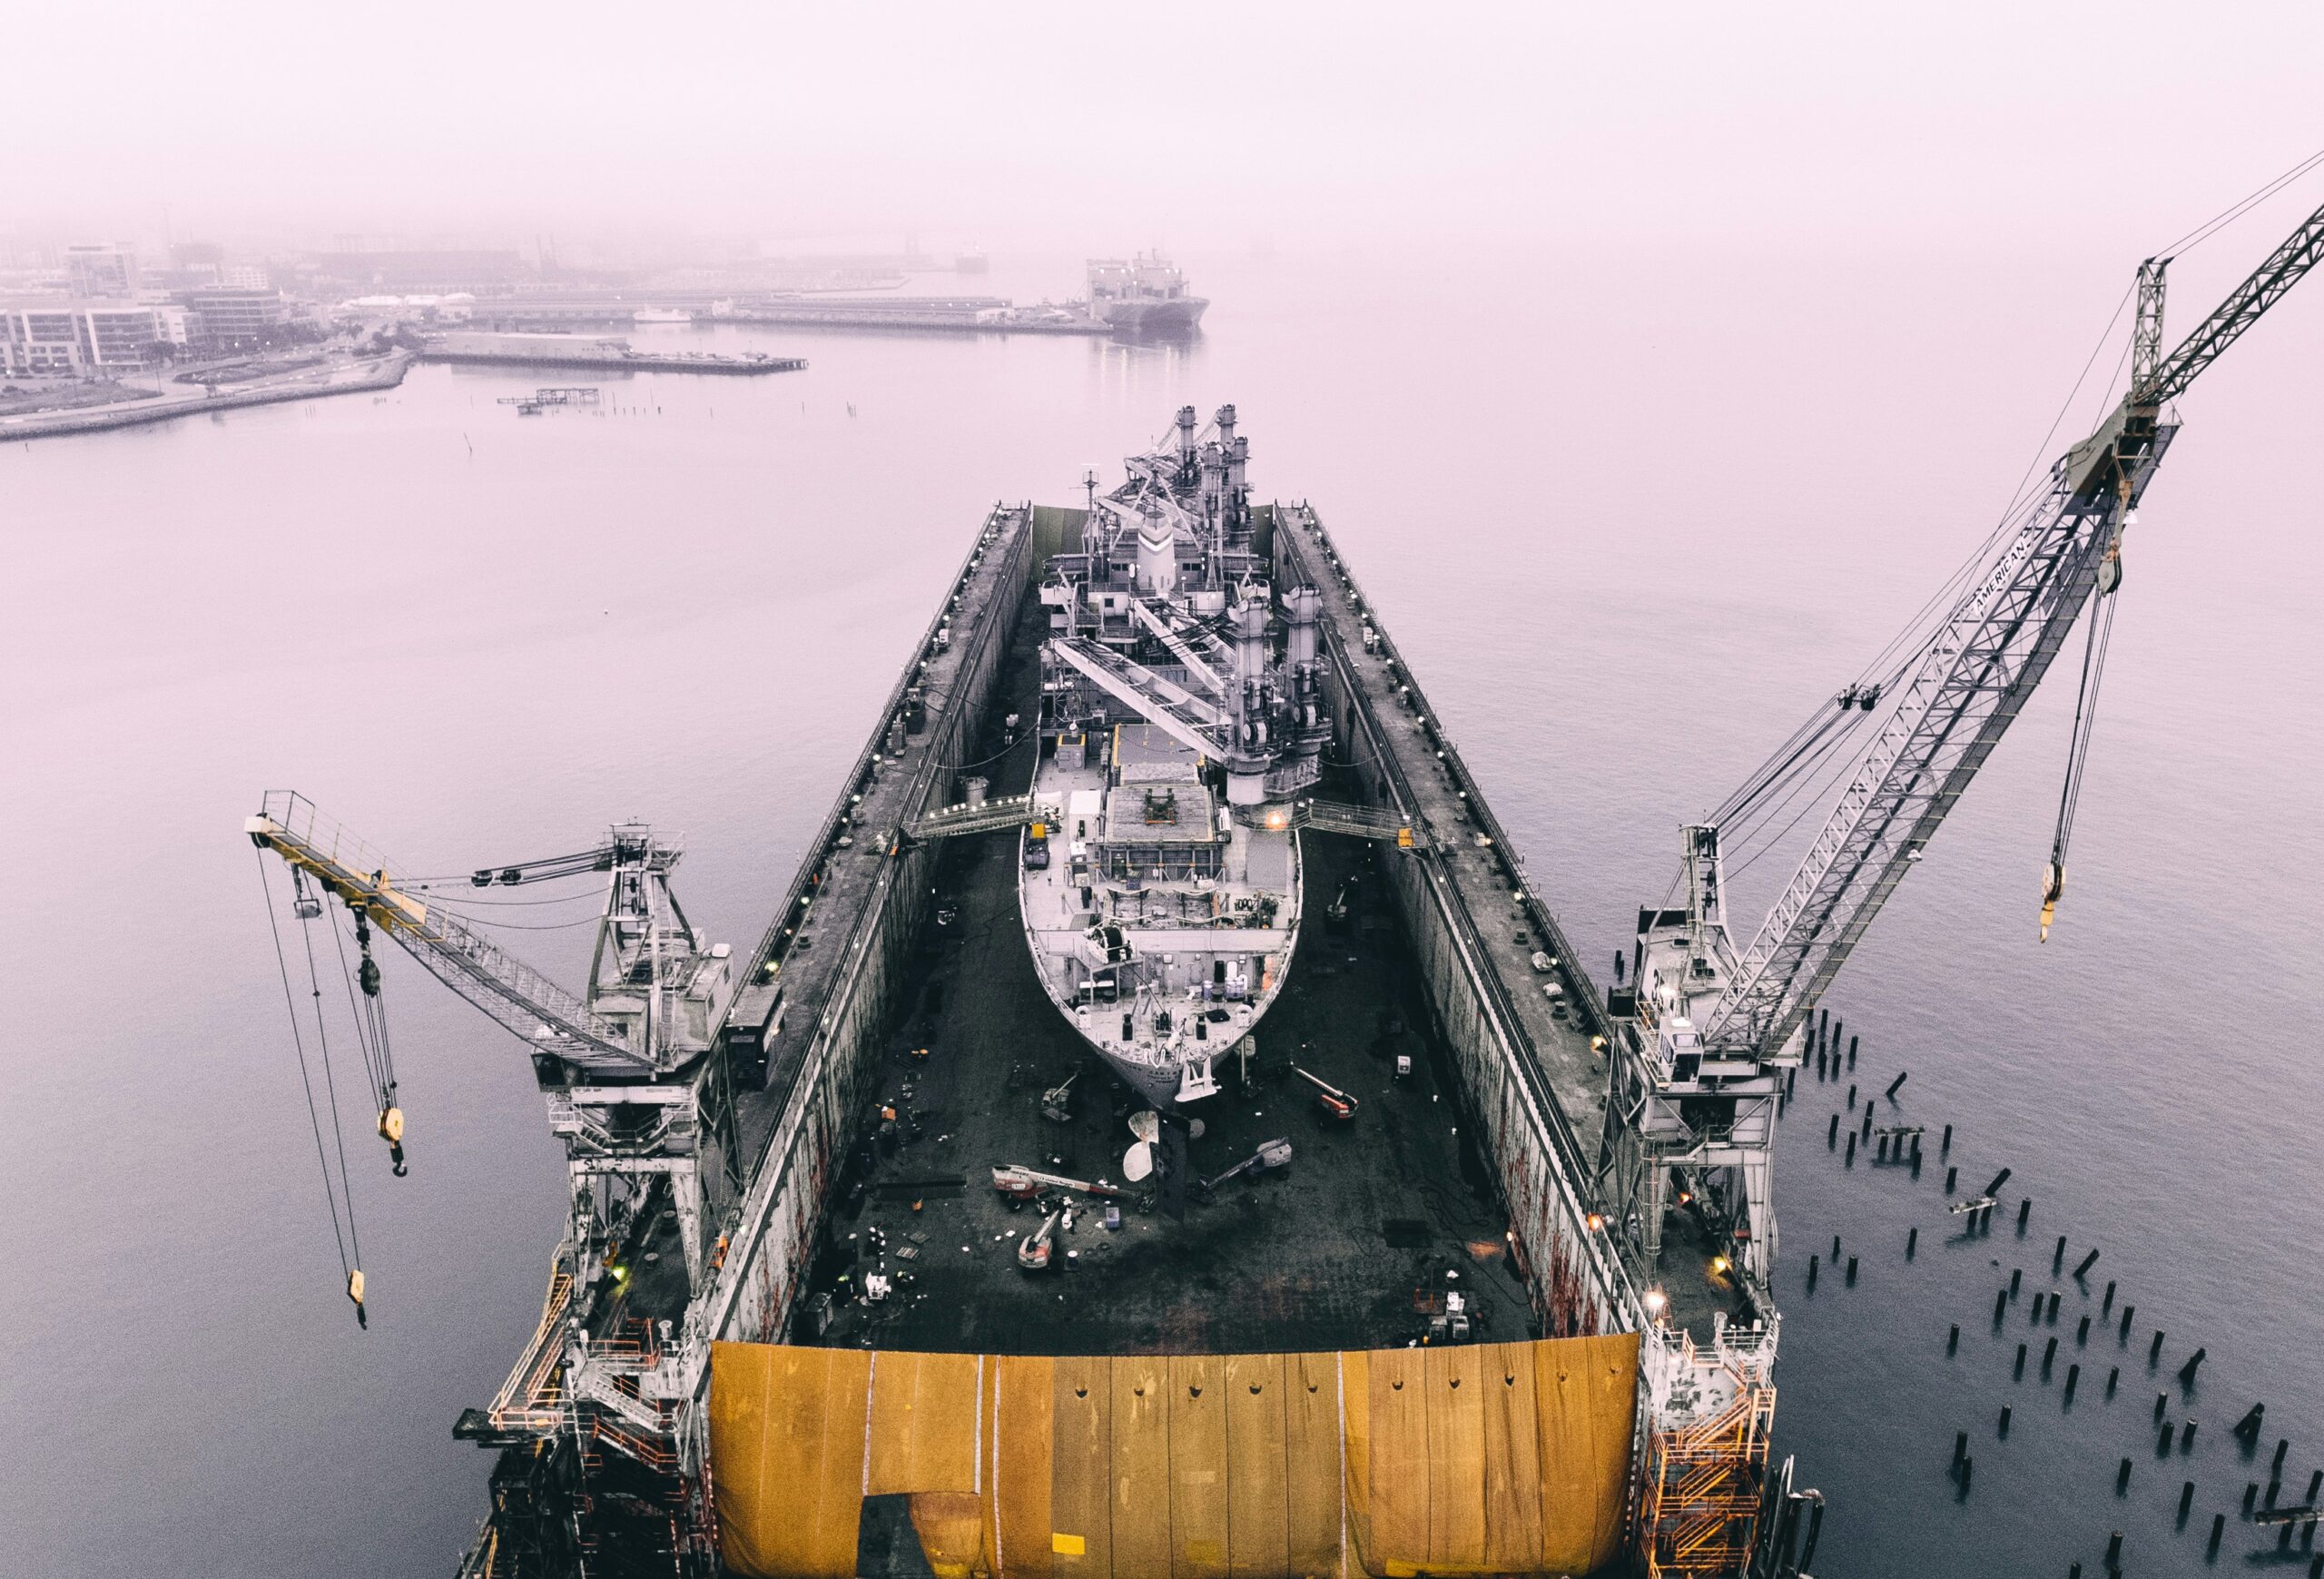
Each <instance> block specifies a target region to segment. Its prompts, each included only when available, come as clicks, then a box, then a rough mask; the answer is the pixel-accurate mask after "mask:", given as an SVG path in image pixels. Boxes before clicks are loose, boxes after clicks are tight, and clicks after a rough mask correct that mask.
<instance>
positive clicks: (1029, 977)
mask: <svg viewBox="0 0 2324 1579" xmlns="http://www.w3.org/2000/svg"><path fill="white" fill-rule="evenodd" d="M1015 851H1016V841H1015V840H1014V839H1013V838H1010V837H1008V836H1006V835H984V836H981V837H976V838H969V839H962V840H960V841H957V842H956V843H955V845H954V847H953V848H952V849H951V850H950V851H949V852H948V854H947V858H946V862H945V865H944V868H943V872H944V893H945V896H946V898H947V899H949V901H950V903H953V904H955V905H957V906H958V914H957V919H956V920H955V921H954V922H953V923H951V924H950V925H948V926H944V927H939V928H933V929H931V935H930V937H929V940H928V942H926V944H925V945H924V946H923V951H922V959H921V962H920V963H921V969H922V972H923V979H924V981H925V983H926V985H925V987H924V988H923V992H922V999H921V1006H920V1009H919V1010H918V1012H915V1013H913V1014H911V1015H910V1016H908V1017H907V1018H906V1021H905V1022H904V1023H903V1024H902V1025H901V1026H899V1027H898V1028H896V1030H895V1031H893V1033H892V1034H891V1037H890V1039H889V1044H888V1047H887V1050H886V1054H885V1059H884V1062H883V1071H884V1090H883V1093H882V1094H883V1095H884V1096H885V1097H886V1098H887V1099H888V1100H890V1101H891V1102H892V1103H893V1105H894V1106H895V1107H896V1110H897V1112H898V1120H897V1125H896V1133H895V1137H894V1140H893V1144H892V1146H889V1145H882V1144H878V1143H875V1145H874V1147H873V1152H874V1160H873V1161H872V1166H871V1167H870V1169H869V1170H868V1171H862V1172H856V1171H851V1174H850V1175H849V1176H848V1177H847V1178H846V1179H843V1180H842V1189H841V1194H840V1197H839V1199H837V1200H836V1201H835V1202H834V1213H833V1222H832V1243H833V1245H834V1246H835V1247H836V1251H835V1253H834V1254H832V1255H831V1256H829V1257H827V1258H825V1261H824V1264H823V1265H822V1266H821V1267H820V1268H818V1276H817V1278H816V1283H815V1287H816V1288H820V1289H823V1290H829V1291H834V1292H836V1293H837V1294H838V1295H839V1298H837V1299H836V1300H835V1305H836V1307H837V1311H838V1314H837V1316H836V1317H835V1319H834V1321H833V1323H832V1327H830V1329H829V1330H828V1331H827V1332H826V1333H825V1334H824V1335H823V1337H822V1341H823V1342H825V1343H833V1344H850V1345H853V1344H864V1345H877V1346H878V1347H881V1348H887V1349H920V1350H952V1351H961V1350H975V1351H979V1352H983V1353H1022V1354H1095V1353H1110V1354H1125V1353H1232V1352H1237V1351H1262V1350H1280V1349H1285V1348H1293V1349H1299V1348H1316V1349H1321V1348H1361V1347H1384V1346H1390V1345H1396V1344H1402V1343H1403V1342H1405V1341H1407V1340H1408V1339H1413V1338H1417V1337H1421V1336H1422V1335H1423V1333H1424V1332H1425V1331H1426V1329H1427V1323H1428V1317H1427V1315H1426V1314H1425V1313H1424V1307H1425V1306H1427V1305H1429V1304H1431V1303H1440V1304H1441V1299H1442V1296H1443V1294H1444V1292H1445V1291H1446V1290H1448V1289H1453V1290H1462V1291H1465V1292H1469V1293H1472V1294H1473V1295H1474V1296H1475V1297H1476V1298H1475V1302H1474V1303H1475V1306H1476V1308H1477V1309H1478V1310H1479V1311H1480V1312H1482V1319H1483V1335H1484V1336H1487V1337H1493V1338H1497V1339H1507V1338H1517V1337H1525V1336H1527V1335H1528V1331H1529V1329H1528V1327H1527V1322H1528V1320H1529V1316H1530V1313H1529V1311H1528V1308H1527V1305H1526V1300H1525V1293H1524V1289H1523V1287H1522V1285H1521V1282H1520V1281H1519V1279H1518V1278H1516V1276H1514V1275H1513V1273H1512V1270H1511V1268H1510V1267H1509V1264H1508V1258H1507V1255H1506V1252H1505V1247H1504V1244H1503V1240H1502V1232H1503V1229H1504V1227H1505V1224H1504V1223H1503V1221H1502V1217H1501V1216H1500V1212H1499V1208H1498V1207H1497V1206H1496V1204H1495V1202H1494V1200H1493V1198H1492V1189H1491V1184H1490V1180H1489V1178H1488V1175H1487V1171H1486V1169H1485V1168H1484V1167H1483V1165H1482V1162H1481V1161H1480V1160H1479V1159H1478V1157H1477V1156H1476V1154H1475V1153H1474V1151H1473V1150H1472V1149H1471V1148H1470V1147H1469V1146H1468V1144H1467V1143H1466V1141H1465V1140H1464V1139H1463V1137H1462V1133H1461V1126H1462V1117H1461V1111H1460V1108H1459V1104H1458V1102H1457V1100H1456V1098H1455V1095H1454V1093H1453V1090H1452V1085H1451V1081H1452V1074H1451V1071H1450V1068H1449V1066H1448V1065H1447V1063H1446V1062H1445V1061H1444V1059H1443V1056H1442V1053H1441V1050H1439V1049H1438V1048H1436V1047H1435V1046H1434V1045H1433V1041H1432V1038H1431V1037H1430V1035H1429V1033H1428V1031H1427V1029H1426V1027H1427V1023H1428V1012H1427V1003H1426V1001H1425V999H1424V998H1423V992H1422V983H1421V981H1420V977H1419V974H1418V972H1417V971H1416V970H1415V968H1414V967H1413V962H1412V960H1411V956H1410V952H1409V951H1408V949H1407V947H1406V945H1405V944H1404V942H1403V937H1402V934H1401V933H1400V931H1399V930H1398V923H1397V922H1396V920H1395V918H1394V915H1393V909H1392V906H1391V902H1390V899H1389V896H1388V894H1387V893H1386V892H1385V890H1384V884H1382V883H1379V882H1378V881H1376V879H1374V877H1373V876H1372V875H1371V871H1372V867H1373V864H1374V863H1375V862H1377V861H1379V860H1383V859H1395V858H1396V857H1394V856H1393V855H1387V854H1378V853H1375V852H1374V850H1373V849H1372V848H1371V847H1370V846H1369V845H1367V844H1364V843H1362V842H1359V841H1354V840H1346V839H1342V838H1339V837H1336V836H1332V835H1318V834H1309V835H1307V836H1306V837H1305V851H1306V857H1307V860H1308V862H1309V877H1310V879H1311V882H1312V883H1313V884H1314V886H1313V888H1312V889H1311V892H1312V893H1314V894H1315V895H1316V896H1317V898H1318V905H1317V909H1318V911H1319V912H1320V911H1321V909H1322V907H1323V905H1324V904H1326V903H1329V899H1330V897H1331V896H1332V895H1334V894H1335V893H1339V892H1341V890H1342V888H1343V886H1344V887H1345V890H1346V893H1347V916H1346V919H1345V922H1344V923H1338V922H1334V921H1331V920H1329V919H1328V918H1326V917H1324V915H1322V914H1320V913H1318V914H1315V915H1314V916H1311V918H1310V922H1309V927H1308V933H1309V935H1307V936H1305V937H1303V938H1302V940H1301V947H1300V950H1299V953H1298V956H1297V959H1296V961H1295V963H1294V965H1293V967H1292V970H1291V973H1290V977H1289V980H1288V981H1287V982H1285V984H1284V988H1283V991H1282V992H1281V994H1280V996H1279V997H1278V998H1277V1000H1276V1002H1275V1005H1274V1007H1273V1008H1272V1009H1271V1010H1270V1011H1269V1012H1268V1014H1267V1016H1266V1018H1265V1020H1264V1021H1262V1022H1261V1023H1260V1025H1259V1028H1258V1031H1257V1033H1256V1035H1257V1041H1258V1044H1259V1048H1260V1057H1259V1060H1258V1061H1257V1064H1256V1067H1255V1068H1254V1071H1253V1081H1252V1083H1251V1086H1250V1087H1249V1089H1248V1090H1246V1089H1245V1088H1244V1087H1243V1085H1242V1083H1241V1081H1240V1080H1239V1078H1238V1075H1237V1073H1236V1071H1235V1070H1234V1069H1233V1068H1232V1067H1231V1066H1230V1067H1229V1068H1228V1069H1227V1070H1226V1071H1224V1079H1223V1082H1222V1083H1223V1085H1224V1087H1225V1089H1224V1090H1222V1092H1221V1094H1220V1095H1218V1096H1217V1097H1215V1098H1212V1099H1210V1100H1207V1101H1205V1102H1203V1103H1201V1104H1199V1105H1198V1106H1197V1108H1196V1110H1195V1111H1196V1113H1197V1114H1198V1115H1199V1116H1201V1117H1203V1118H1204V1120H1205V1124H1206V1132H1205V1134H1204V1135H1203V1136H1202V1137H1201V1138H1199V1139H1197V1140H1195V1141H1194V1142H1193V1148H1192V1158H1193V1163H1194V1168H1195V1170H1196V1172H1197V1173H1198V1174H1203V1175H1214V1174H1216V1173H1219V1172H1222V1171H1224V1170H1225V1169H1227V1168H1228V1167H1230V1166H1231V1165H1232V1164H1234V1163H1235V1162H1236V1161H1239V1160H1242V1159H1244V1158H1246V1157H1247V1156H1249V1155H1250V1154H1251V1153H1252V1152H1253V1151H1255V1150H1256V1149H1257V1148H1258V1146H1259V1144H1260V1143H1261V1142H1262V1141H1264V1140H1271V1139H1275V1138H1277V1137H1281V1138H1286V1139H1288V1140H1290V1141H1291V1143H1292V1147H1293V1150H1294V1156H1293V1160H1292V1161H1291V1164H1290V1166H1289V1167H1288V1168H1287V1169H1282V1170H1280V1171H1277V1172H1273V1173H1263V1174H1259V1175H1256V1176H1255V1177H1246V1178H1244V1179H1238V1180H1236V1181H1235V1182H1233V1183H1231V1184H1229V1185H1227V1186H1226V1187H1224V1188H1223V1189H1220V1190H1219V1191H1218V1192H1217V1195H1216V1199H1213V1200H1211V1201H1209V1202H1208V1203H1207V1204H1202V1203H1195V1204H1189V1205H1188V1207H1187V1211H1186V1215H1185V1218H1184V1219H1183V1220H1182V1221H1175V1222H1174V1221H1172V1220H1171V1219H1169V1218H1168V1217H1167V1215H1165V1214H1164V1213H1163V1212H1162V1211H1160V1210H1158V1209H1157V1210H1154V1211H1152V1212H1151V1213H1141V1212H1140V1211H1138V1210H1137V1209H1134V1208H1133V1207H1132V1206H1130V1205H1128V1204H1127V1203H1125V1204H1124V1205H1123V1209H1122V1214H1121V1227H1120V1229H1118V1230H1115V1231H1109V1230H1108V1229H1106V1228H1105V1227H1103V1226H1102V1217H1103V1205H1102V1203H1096V1202H1090V1203H1089V1204H1090V1205H1091V1206H1093V1207H1094V1208H1095V1209H1086V1210H1080V1211H1078V1212H1077V1214H1076V1220H1075V1224H1074V1227H1073V1229H1072V1231H1070V1232H1062V1231H1061V1232H1060V1233H1059V1236H1058V1239H1057V1244H1058V1247H1059V1255H1058V1256H1057V1257H1056V1258H1055V1265H1054V1266H1053V1268H1052V1269H1051V1270H1049V1271H1048V1272H1045V1273H1031V1274H1029V1273H1026V1272H1024V1271H1021V1270H1019V1268H1018V1265H1017V1260H1016V1253H1015V1252H1016V1239H1017V1237H1018V1236H1019V1235H1021V1234H1025V1233H1028V1232H1031V1231H1033V1230H1035V1229H1038V1228H1039V1224H1040V1221H1041V1218H1040V1215H1039V1213H1038V1212H1037V1211H1036V1210H1035V1209H1033V1208H1031V1207H1023V1208H1020V1209H1014V1210H1012V1209H1010V1207H1009V1204H1008V1203H1007V1202H1006V1201H1005V1200H1004V1199H1002V1198H1001V1197H1000V1195H999V1194H998V1192H996V1191H995V1190H994V1189H993V1188H992V1185H991V1178H990V1169H991V1168H992V1167H993V1166H994V1165H995V1164H1001V1163H1021V1164H1025V1165H1028V1166H1031V1167H1035V1168H1039V1169H1044V1170H1047V1171H1053V1172H1057V1173H1060V1174H1064V1175H1066V1176H1068V1177H1072V1178H1079V1179H1098V1178H1108V1179H1115V1180H1118V1179H1120V1177H1121V1158H1122V1153H1123V1151H1124V1150H1126V1149H1127V1148H1128V1146H1129V1145H1130V1143H1131V1141H1132V1139H1133V1137H1132V1136H1131V1135H1130V1133H1129V1131H1128V1128H1127V1126H1126V1122H1125V1120H1127V1118H1128V1114H1129V1113H1130V1112H1132V1111H1134V1110H1137V1109H1138V1108H1141V1107H1143V1106H1144V1105H1145V1104H1144V1103H1143V1102H1142V1101H1133V1100H1131V1098H1130V1097H1129V1094H1128V1090H1127V1089H1126V1088H1125V1087H1123V1086H1122V1085H1121V1084H1120V1082H1119V1081H1117V1080H1115V1079H1114V1078H1113V1077H1112V1076H1111V1075H1110V1074H1109V1072H1108V1071H1107V1070H1106V1069H1105V1068H1104V1066H1103V1065H1102V1064H1101V1063H1100V1062H1098V1060H1096V1059H1095V1058H1094V1057H1092V1056H1090V1055H1089V1054H1088V1049H1087V1048H1086V1046H1085V1045H1084V1044H1083V1043H1082V1041H1080V1039H1079V1038H1078V1036H1077V1035H1076V1034H1075V1033H1074V1031H1073V1029H1072V1028H1071V1027H1070V1026H1069V1025H1068V1024H1067V1023H1066V1021H1064V1019H1063V1018H1062V1017H1061V1016H1060V1015H1059V1012H1058V1011H1057V1009H1056V1008H1055V1007H1054V1006H1053V1005H1052V1004H1051V1003H1050V1002H1049V998H1048V997H1047V995H1046V994H1045V993H1044V992H1042V990H1041V987H1040V984H1039V982H1038V980H1037V979H1036V977H1035V974H1034V970H1033V965H1032V962H1031V960H1030V959H1029V957H1028V954H1027V952H1026V947H1025V938H1024V933H1022V932H1021V931H1020V930H1019V926H1018V920H1017V891H1016V883H1015V881H1014V873H1013V871H1012V862H1013V860H1014V855H1015ZM923 1048H924V1049H926V1050H927V1052H926V1055H925V1057H924V1058H923V1057H921V1056H920V1055H919V1050H921V1049H923ZM1400 1051H1401V1052H1405V1053H1408V1054H1410V1055H1411V1056H1412V1058H1413V1073H1412V1075H1411V1076H1410V1077H1409V1078H1407V1079H1405V1080H1403V1081H1398V1080H1397V1079H1396V1078H1395V1077H1394V1074H1393V1069H1394V1060H1395V1054H1396V1053H1397V1052H1400ZM1293 1062H1297V1063H1298V1064H1299V1065H1300V1066H1301V1067H1303V1068H1305V1069H1309V1070H1312V1071H1315V1073H1317V1074H1319V1075H1321V1076H1322V1077H1323V1078H1324V1080H1326V1081H1331V1082H1332V1083H1333V1084H1334V1085H1336V1086H1339V1087H1341V1088H1342V1089H1344V1090H1348V1091H1350V1092H1352V1093H1354V1095H1355V1096H1357V1097H1358V1098H1359V1099H1360V1105H1359V1107H1358V1110H1357V1112H1356V1115H1355V1117H1354V1119H1353V1120H1346V1121H1340V1120H1327V1119H1325V1118H1324V1117H1323V1116H1322V1113H1321V1111H1320V1109H1319V1106H1318V1104H1317V1103H1316V1101H1315V1094H1314V1092H1313V1090H1312V1089H1311V1088H1309V1087H1308V1086H1306V1084H1305V1082H1304V1081H1300V1080H1299V1079H1298V1077H1297V1076H1295V1075H1294V1074H1293V1073H1292V1072H1291V1071H1290V1065H1291V1064H1292V1063H1293ZM1076 1071H1079V1073H1078V1077H1077V1078H1076V1079H1075V1080H1074V1082H1073V1097H1074V1100H1073V1104H1072V1116H1071V1118H1070V1120H1068V1122H1066V1123H1063V1124H1059V1123H1055V1122H1053V1121H1051V1120H1048V1119H1046V1118H1044V1117H1043V1116H1042V1112H1041V1095H1042V1092H1043V1091H1044V1090H1046V1089H1048V1088H1049V1087H1051V1086H1054V1085H1056V1084H1058V1083H1059V1082H1060V1081H1064V1080H1065V1079H1066V1077H1067V1076H1068V1075H1073V1074H1075V1072H1076ZM915 1130H916V1131H917V1135H918V1138H917V1139H912V1138H911V1136H912V1135H913V1133H914V1131H915ZM1076 1200H1077V1202H1084V1201H1087V1200H1088V1198H1083V1197H1076ZM875 1230H876V1231H877V1232H876V1235H875ZM879 1236H884V1247H883V1248H881V1247H879V1246H878V1245H877V1242H876V1241H877V1238H878V1237H879ZM874 1270H884V1271H885V1272H887V1273H888V1274H889V1276H890V1277H891V1278H893V1279H894V1283H895V1287H894V1290H893V1292H892V1293H891V1295H890V1297H889V1298H887V1299H886V1300H885V1301H883V1302H881V1303H877V1304H872V1303H862V1302H856V1301H854V1300H853V1299H852V1289H853V1288H855V1287H857V1286H858V1284H857V1282H856V1281H855V1280H856V1279H860V1278H861V1277H862V1275H863V1274H865V1273H868V1272H871V1271H874ZM843 1278H844V1279H847V1280H846V1281H842V1279H843Z"/></svg>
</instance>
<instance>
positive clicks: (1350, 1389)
mask: <svg viewBox="0 0 2324 1579" xmlns="http://www.w3.org/2000/svg"><path fill="white" fill-rule="evenodd" d="M1339 1362H1340V1407H1341V1408H1342V1409H1343V1410H1344V1412H1345V1413H1344V1416H1343V1424H1342V1427H1341V1429H1342V1434H1343V1439H1344V1442H1345V1444H1346V1446H1345V1447H1344V1450H1343V1462H1342V1468H1341V1475H1340V1497H1341V1505H1342V1506H1343V1507H1344V1508H1345V1510H1346V1538H1347V1540H1348V1541H1349V1542H1350V1543H1351V1544H1353V1545H1354V1558H1355V1561H1356V1563H1357V1564H1359V1565H1360V1564H1362V1563H1363V1562H1364V1554H1365V1553H1367V1552H1369V1551H1371V1550H1372V1549H1373V1543H1372V1355H1371V1353H1370V1351H1369V1350H1361V1349H1359V1350H1350V1351H1345V1352H1343V1353H1342V1354H1341V1355H1340V1357H1339Z"/></svg>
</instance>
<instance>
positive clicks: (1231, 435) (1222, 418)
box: [1216, 406, 1235, 445]
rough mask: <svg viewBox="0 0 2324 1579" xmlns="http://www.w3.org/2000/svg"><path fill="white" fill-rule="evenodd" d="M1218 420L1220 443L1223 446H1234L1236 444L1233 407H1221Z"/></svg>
mask: <svg viewBox="0 0 2324 1579" xmlns="http://www.w3.org/2000/svg"><path fill="white" fill-rule="evenodd" d="M1216 420H1217V422H1218V441H1219V442H1220V443H1221V444H1226V445H1231V444H1233V443H1234V442H1235V408H1234V407H1232V406H1221V407H1219V408H1218V417H1217V419H1216Z"/></svg>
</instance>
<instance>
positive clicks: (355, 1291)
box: [347, 1267, 371, 1329]
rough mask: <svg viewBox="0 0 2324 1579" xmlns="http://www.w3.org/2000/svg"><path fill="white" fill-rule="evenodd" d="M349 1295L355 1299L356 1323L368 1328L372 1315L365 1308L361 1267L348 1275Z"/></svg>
mask: <svg viewBox="0 0 2324 1579" xmlns="http://www.w3.org/2000/svg"><path fill="white" fill-rule="evenodd" d="M347 1297H348V1298H350V1299H352V1300H354V1301H355V1325H356V1326H358V1327H364V1328H367V1329H368V1328H369V1327H370V1325H371V1317H369V1315H368V1314H366V1313H365V1311H364V1309H363V1268H360V1267H358V1268H355V1269H354V1270H353V1271H351V1272H350V1273H349V1274H348V1275H347Z"/></svg>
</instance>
